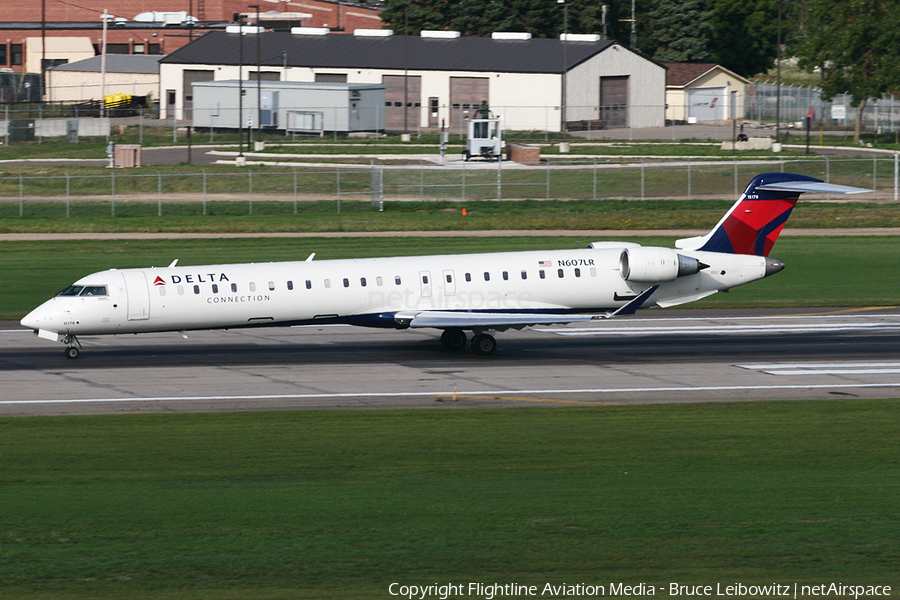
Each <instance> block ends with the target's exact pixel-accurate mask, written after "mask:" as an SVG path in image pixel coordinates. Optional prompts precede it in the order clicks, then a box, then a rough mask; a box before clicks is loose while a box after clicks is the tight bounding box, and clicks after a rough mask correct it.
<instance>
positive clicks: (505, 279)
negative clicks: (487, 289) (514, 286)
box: [503, 271, 509, 281]
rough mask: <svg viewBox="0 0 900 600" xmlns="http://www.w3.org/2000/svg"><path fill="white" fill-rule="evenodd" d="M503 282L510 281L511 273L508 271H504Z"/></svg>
mask: <svg viewBox="0 0 900 600" xmlns="http://www.w3.org/2000/svg"><path fill="white" fill-rule="evenodd" d="M503 281H509V273H508V272H507V271H503Z"/></svg>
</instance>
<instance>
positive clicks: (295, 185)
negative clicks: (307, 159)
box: [291, 167, 297, 215]
mask: <svg viewBox="0 0 900 600" xmlns="http://www.w3.org/2000/svg"><path fill="white" fill-rule="evenodd" d="M291 171H293V172H294V214H295V215H296V214H297V168H296V167H291Z"/></svg>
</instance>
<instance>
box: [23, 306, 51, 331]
mask: <svg viewBox="0 0 900 600" xmlns="http://www.w3.org/2000/svg"><path fill="white" fill-rule="evenodd" d="M61 317H62V314H61V313H60V311H59V310H56V309H55V307H52V306H47V303H44V304H41V305H40V306H38V307H37V308H35V309H34V310H33V311H31V312H30V313H28V314H27V315H25V317H24V318H23V319H22V320H21V321H19V323H21V324H22V327H27V328H28V329H34V330H35V331H37V330H39V329H46V330H48V331H61V330H62V318H61Z"/></svg>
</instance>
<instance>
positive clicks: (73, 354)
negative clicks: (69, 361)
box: [66, 346, 81, 358]
mask: <svg viewBox="0 0 900 600" xmlns="http://www.w3.org/2000/svg"><path fill="white" fill-rule="evenodd" d="M79 354H81V350H79V349H78V348H76V347H75V346H69V347H68V348H66V358H78V355H79Z"/></svg>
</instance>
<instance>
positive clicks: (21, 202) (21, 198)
mask: <svg viewBox="0 0 900 600" xmlns="http://www.w3.org/2000/svg"><path fill="white" fill-rule="evenodd" d="M24 214H25V186H24V184H23V183H22V174H21V173H19V216H20V217H21V216H23V215H24Z"/></svg>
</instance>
